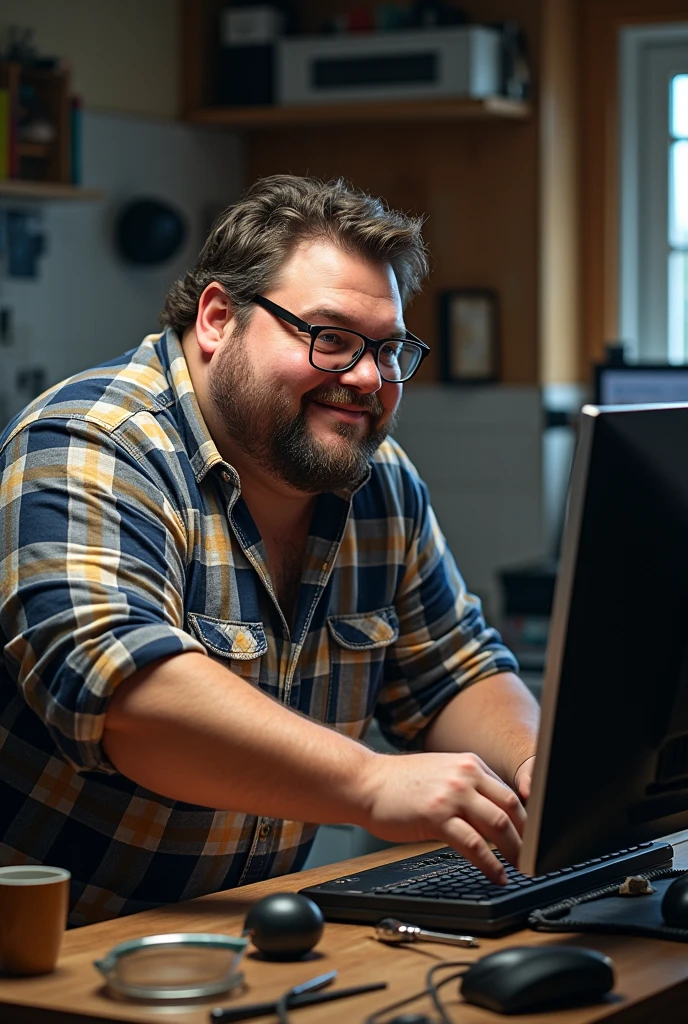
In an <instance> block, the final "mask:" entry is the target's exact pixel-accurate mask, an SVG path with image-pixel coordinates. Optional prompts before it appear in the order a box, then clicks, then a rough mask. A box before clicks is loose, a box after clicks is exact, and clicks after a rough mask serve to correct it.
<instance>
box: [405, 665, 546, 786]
mask: <svg viewBox="0 0 688 1024" xmlns="http://www.w3.org/2000/svg"><path fill="white" fill-rule="evenodd" d="M539 722H540V709H539V707H538V703H537V701H536V700H535V698H534V697H533V696H532V694H531V693H530V692H529V691H528V690H527V689H526V687H525V685H524V684H523V683H522V682H521V680H520V679H519V678H518V676H516V675H514V674H513V673H511V672H501V673H498V674H496V675H493V676H488V678H487V679H481V680H480V681H479V682H477V683H473V684H472V685H470V686H467V687H466V689H464V690H461V691H460V692H459V693H458V694H457V695H456V697H454V699H453V700H451V701H450V702H449V704H447V706H446V707H445V708H444V709H443V710H442V711H441V712H440V713H439V715H438V716H437V717H436V718H435V719H434V721H433V722H432V723H431V724H430V726H429V728H428V730H427V732H426V734H425V743H424V746H425V749H426V750H433V751H465V750H470V751H472V752H473V753H475V754H478V756H479V757H481V758H482V759H483V761H485V763H486V764H488V765H489V766H490V768H492V770H493V771H494V772H496V773H497V775H499V776H500V778H502V779H503V780H504V782H506V783H507V785H509V786H511V785H512V784H513V780H514V773H515V771H516V769H517V768H518V767H519V765H520V764H521V763H522V762H523V761H524V760H525V759H526V758H527V757H529V756H530V755H532V754H534V753H535V747H536V742H537V732H538V726H539Z"/></svg>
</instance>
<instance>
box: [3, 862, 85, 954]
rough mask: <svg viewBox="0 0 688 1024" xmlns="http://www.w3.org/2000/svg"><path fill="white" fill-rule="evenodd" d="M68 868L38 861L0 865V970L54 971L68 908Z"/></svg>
mask: <svg viewBox="0 0 688 1024" xmlns="http://www.w3.org/2000/svg"><path fill="white" fill-rule="evenodd" d="M69 879H70V874H69V871H65V870H64V869H63V868H51V867H43V866H42V865H41V864H23V865H20V864H17V865H14V866H12V867H6V868H0V969H2V970H4V971H8V972H9V973H10V974H47V973H48V972H49V971H52V970H54V968H55V964H56V963H57V958H58V955H59V953H60V943H61V942H62V936H63V934H64V930H65V927H66V925H67V911H68V909H69Z"/></svg>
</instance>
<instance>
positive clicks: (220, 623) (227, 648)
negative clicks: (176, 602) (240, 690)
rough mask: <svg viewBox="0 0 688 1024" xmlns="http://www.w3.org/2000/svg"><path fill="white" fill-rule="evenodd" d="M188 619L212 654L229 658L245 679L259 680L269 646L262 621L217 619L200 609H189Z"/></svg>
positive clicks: (223, 658) (233, 670) (229, 661)
mask: <svg viewBox="0 0 688 1024" xmlns="http://www.w3.org/2000/svg"><path fill="white" fill-rule="evenodd" d="M188 621H189V625H190V627H191V631H192V632H193V633H194V635H195V636H196V637H197V638H198V639H199V640H200V641H201V643H202V644H203V646H204V647H205V648H206V649H207V650H208V652H209V653H210V655H211V657H215V658H218V659H222V660H225V659H227V668H231V670H232V672H236V674H237V675H238V676H241V677H242V679H246V680H247V681H248V682H250V683H254V684H255V685H257V684H258V682H259V679H260V666H261V659H262V657H263V655H264V654H266V653H267V649H268V641H267V637H266V635H265V629H264V627H263V623H262V622H237V621H235V620H231V619H214V618H212V616H210V615H199V614H198V613H197V612H189V615H188Z"/></svg>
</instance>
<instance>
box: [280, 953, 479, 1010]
mask: <svg viewBox="0 0 688 1024" xmlns="http://www.w3.org/2000/svg"><path fill="white" fill-rule="evenodd" d="M470 966H471V961H468V960H445V961H443V962H442V963H441V964H435V966H434V967H431V968H430V970H429V971H428V973H427V974H426V975H425V988H424V989H422V990H421V991H420V992H415V993H414V994H413V995H412V996H407V997H406V999H400V1000H399V1002H397V1003H390V1004H389V1006H383V1007H382V1009H380V1010H376V1011H375V1013H372V1014H371V1015H370V1016H369V1017H366V1019H365V1021H364V1022H363V1024H377V1020H378V1018H379V1017H381V1016H382V1014H385V1013H391V1012H392V1010H400V1009H401V1008H402V1006H408V1004H409V1003H414V1002H415V1001H416V999H422V997H423V996H427V995H429V996H430V998H431V999H432V1001H433V1003H434V1004H435V1007H436V1008H437V1010H438V1011H439V1014H440V1017H441V1021H442V1024H452V1022H451V1021H450V1020H449V1017H448V1016H447V1012H446V1010H445V1009H444V1006H443V1005H442V1000H441V999H440V997H439V992H438V990H439V989H440V988H442V986H443V985H446V984H447V983H448V982H450V981H454V979H455V978H459V977H461V976H462V975H463V974H464V973H465V972H464V971H457V972H456V973H454V974H450V975H449V977H448V978H444V979H443V980H442V981H440V982H439V984H436V983H435V977H434V976H435V972H436V971H441V970H444V969H446V968H447V967H464V968H465V967H470ZM280 1024H285V1021H282V1020H280ZM286 1024H289V1021H288V1020H287V1021H286Z"/></svg>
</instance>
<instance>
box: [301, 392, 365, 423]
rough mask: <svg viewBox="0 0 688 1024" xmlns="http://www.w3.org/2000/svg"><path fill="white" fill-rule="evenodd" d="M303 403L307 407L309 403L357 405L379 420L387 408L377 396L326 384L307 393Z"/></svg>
mask: <svg viewBox="0 0 688 1024" xmlns="http://www.w3.org/2000/svg"><path fill="white" fill-rule="evenodd" d="M302 402H303V404H304V406H305V405H307V404H308V403H309V402H325V403H328V402H335V403H337V404H342V405H357V406H358V407H359V408H360V409H364V410H365V411H366V412H369V413H370V414H371V416H374V417H375V419H379V418H380V417H381V416H382V415H383V414H384V411H385V408H384V406H383V404H382V402H381V401H380V399H379V398H378V397H377V395H360V394H358V393H357V392H355V391H351V390H350V389H349V388H343V387H336V386H335V387H333V388H328V387H326V386H325V385H324V384H321V385H320V387H317V388H313V390H312V391H307V392H306V394H305V395H304V396H303V399H302Z"/></svg>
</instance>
